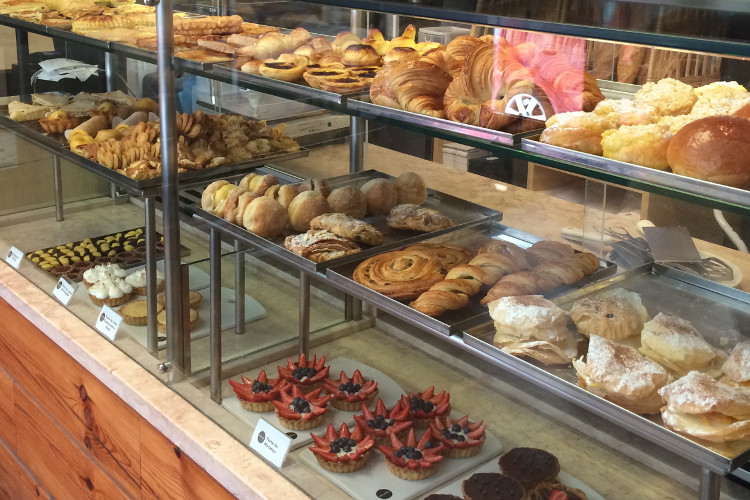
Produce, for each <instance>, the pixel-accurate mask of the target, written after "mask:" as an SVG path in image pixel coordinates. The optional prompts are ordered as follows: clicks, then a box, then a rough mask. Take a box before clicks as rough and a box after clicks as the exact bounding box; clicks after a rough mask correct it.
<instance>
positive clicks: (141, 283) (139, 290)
mask: <svg viewBox="0 0 750 500" xmlns="http://www.w3.org/2000/svg"><path fill="white" fill-rule="evenodd" d="M125 281H127V282H128V283H130V285H131V286H132V287H133V293H134V294H136V295H146V293H147V287H146V268H145V267H144V268H143V269H139V270H138V271H135V272H133V273H131V274H129V275H128V276H126V277H125ZM162 290H164V275H163V274H162V272H161V271H159V270H157V271H156V291H157V292H161V291H162Z"/></svg>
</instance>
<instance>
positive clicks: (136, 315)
mask: <svg viewBox="0 0 750 500" xmlns="http://www.w3.org/2000/svg"><path fill="white" fill-rule="evenodd" d="M162 309H163V307H162V306H160V305H158V304H157V306H156V313H157V314H158V313H159V312H161V310H162ZM147 311H148V304H147V303H146V301H145V300H134V301H133V302H130V303H128V304H125V305H124V306H122V307H121V308H120V310H119V311H117V312H118V314H119V315H120V316H122V320H123V321H124V322H125V323H127V324H128V325H133V326H144V325H145V324H146V323H147V322H148V312H147Z"/></svg>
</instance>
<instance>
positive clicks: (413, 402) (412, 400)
mask: <svg viewBox="0 0 750 500" xmlns="http://www.w3.org/2000/svg"><path fill="white" fill-rule="evenodd" d="M417 400H419V398H418V397H416V396H412V397H411V399H409V402H410V403H411V404H416V402H417Z"/></svg>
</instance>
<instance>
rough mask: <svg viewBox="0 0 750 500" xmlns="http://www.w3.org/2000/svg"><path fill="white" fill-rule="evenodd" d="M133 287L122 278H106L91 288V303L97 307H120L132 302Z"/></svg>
mask: <svg viewBox="0 0 750 500" xmlns="http://www.w3.org/2000/svg"><path fill="white" fill-rule="evenodd" d="M132 295H133V287H132V286H130V284H128V283H126V282H125V280H124V279H122V278H115V279H111V278H105V279H103V280H101V281H97V282H96V283H94V284H93V285H91V287H90V288H89V297H90V298H91V302H93V303H94V304H96V305H97V306H103V305H108V306H110V307H114V306H119V305H122V304H124V303H125V302H127V301H128V300H130V297H131V296H132Z"/></svg>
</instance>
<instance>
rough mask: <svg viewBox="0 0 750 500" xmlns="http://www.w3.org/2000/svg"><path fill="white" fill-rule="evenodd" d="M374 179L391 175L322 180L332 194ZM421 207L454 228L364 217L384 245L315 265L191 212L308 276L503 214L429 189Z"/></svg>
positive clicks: (280, 243) (277, 243) (278, 242)
mask: <svg viewBox="0 0 750 500" xmlns="http://www.w3.org/2000/svg"><path fill="white" fill-rule="evenodd" d="M377 178H384V179H393V177H391V176H390V175H388V174H385V173H383V172H378V171H377V170H365V171H363V172H356V173H353V174H347V175H342V176H338V177H331V178H328V179H325V181H326V182H327V183H328V186H329V187H330V188H331V190H333V189H336V188H339V187H343V186H357V187H361V186H362V185H363V184H365V183H366V182H367V181H369V180H371V179H377ZM280 182H282V183H283V182H284V179H280ZM423 206H425V207H429V208H433V209H436V210H439V211H440V212H441V213H443V214H445V215H447V216H449V217H450V218H451V219H453V223H454V226H453V227H449V228H447V229H442V230H440V231H435V232H433V233H423V232H420V231H411V230H407V229H393V228H391V227H388V226H387V225H386V222H385V215H375V216H367V217H365V218H364V219H362V220H364V221H365V222H367V223H368V224H371V225H373V226H374V227H375V228H376V229H378V230H379V231H380V232H381V233H382V234H383V243H382V244H381V245H378V246H375V247H365V248H363V249H362V251H361V252H358V253H356V254H352V255H347V256H345V257H340V258H338V259H332V260H329V261H326V262H317V263H316V262H313V261H311V260H310V259H307V258H305V257H302V256H300V255H297V254H296V253H294V252H291V251H289V250H287V249H286V248H284V236H280V237H277V238H274V239H272V240H269V239H266V238H262V237H260V236H257V235H255V234H253V233H251V232H250V231H248V230H246V229H245V228H243V227H242V226H238V225H235V224H231V223H229V222H227V221H226V220H224V219H222V218H221V217H217V216H216V215H214V214H212V213H209V212H207V211H205V210H203V209H201V208H200V206H199V205H196V206H194V207H193V208H192V210H193V211H194V212H195V214H196V215H197V216H198V217H200V218H202V219H204V220H205V221H206V222H208V224H209V225H210V226H212V227H214V228H217V229H220V230H221V231H222V232H224V233H225V234H227V235H230V236H232V237H234V238H235V239H237V240H239V241H243V242H246V243H248V244H249V245H252V246H255V247H260V248H263V249H266V250H269V251H270V252H273V253H274V255H275V256H276V257H278V258H281V259H283V260H284V261H286V262H287V263H289V264H291V265H292V266H295V267H297V268H299V269H302V270H305V271H310V272H322V271H323V270H324V269H327V268H329V267H332V266H338V265H341V264H344V263H347V262H351V261H354V260H356V261H359V260H362V259H365V258H367V257H371V256H373V255H376V254H379V253H383V252H386V251H389V250H393V249H396V248H400V247H402V246H404V245H409V244H412V243H417V242H418V241H422V240H426V239H428V238H432V237H434V236H437V235H440V234H446V233H451V232H454V231H458V230H460V229H462V228H465V227H470V226H473V225H476V224H480V223H482V222H486V221H492V220H500V219H502V216H503V214H502V213H500V212H498V211H496V210H492V209H489V208H485V207H482V206H480V205H476V204H474V203H471V202H468V201H465V200H462V199H460V198H456V197H454V196H450V195H447V194H444V193H440V192H438V191H433V190H431V189H428V190H427V200H426V201H425V203H424V204H423Z"/></svg>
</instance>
